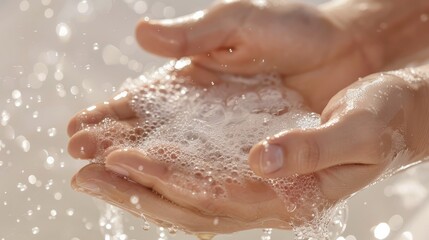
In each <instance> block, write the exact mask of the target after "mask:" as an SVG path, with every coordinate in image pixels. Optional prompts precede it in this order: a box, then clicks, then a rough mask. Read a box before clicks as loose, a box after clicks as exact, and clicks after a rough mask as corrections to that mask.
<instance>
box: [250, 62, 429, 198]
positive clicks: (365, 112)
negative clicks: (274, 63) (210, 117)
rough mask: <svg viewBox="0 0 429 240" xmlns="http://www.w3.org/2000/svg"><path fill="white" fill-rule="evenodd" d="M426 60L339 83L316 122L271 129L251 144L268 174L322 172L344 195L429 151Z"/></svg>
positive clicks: (332, 193)
mask: <svg viewBox="0 0 429 240" xmlns="http://www.w3.org/2000/svg"><path fill="white" fill-rule="evenodd" d="M427 70H428V68H427V67H421V68H417V69H404V70H399V71H392V72H385V73H378V74H373V75H370V76H368V77H365V78H363V79H361V80H359V81H357V82H355V83H353V84H352V85H351V86H349V87H347V88H345V89H344V90H341V91H340V92H339V93H338V94H337V95H335V96H334V97H333V98H332V99H331V101H330V102H329V103H328V105H327V106H326V108H325V109H324V111H323V112H322V115H321V117H322V124H321V126H319V127H316V128H309V129H305V130H291V131H287V132H283V133H279V134H277V135H275V136H272V137H271V138H270V139H269V140H267V141H263V142H261V143H259V144H257V145H255V146H254V147H253V149H252V150H251V151H250V156H249V164H250V166H251V168H252V169H253V170H254V171H255V172H256V173H257V174H258V175H261V176H264V177H269V178H273V177H287V176H290V175H293V174H310V173H314V174H316V177H317V179H318V181H319V184H320V187H321V190H322V192H323V194H324V195H325V196H326V197H328V198H329V199H340V198H344V197H347V196H349V195H350V194H352V193H354V192H356V191H358V190H360V189H362V188H364V187H366V186H368V185H369V184H370V183H372V182H374V181H376V180H378V179H381V178H383V177H387V176H389V175H391V174H393V173H395V172H396V171H397V170H401V169H404V168H406V167H407V166H409V165H413V164H415V163H417V162H419V161H420V160H422V159H424V158H425V157H427V156H428V155H429V151H428V148H427V144H428V143H429V124H428V121H427V118H428V116H429V110H428V108H427V103H428V101H429V92H428V81H429V75H428V74H427V73H428V71H427Z"/></svg>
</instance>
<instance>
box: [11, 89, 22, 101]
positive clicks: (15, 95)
mask: <svg viewBox="0 0 429 240" xmlns="http://www.w3.org/2000/svg"><path fill="white" fill-rule="evenodd" d="M12 98H13V99H18V98H21V92H20V91H19V90H13V91H12Z"/></svg>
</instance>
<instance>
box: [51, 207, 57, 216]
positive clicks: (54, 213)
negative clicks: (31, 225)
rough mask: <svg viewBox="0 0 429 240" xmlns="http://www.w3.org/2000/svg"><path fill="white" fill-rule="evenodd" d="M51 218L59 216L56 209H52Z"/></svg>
mask: <svg viewBox="0 0 429 240" xmlns="http://www.w3.org/2000/svg"><path fill="white" fill-rule="evenodd" d="M51 216H52V217H55V216H57V211H56V210H55V209H52V210H51Z"/></svg>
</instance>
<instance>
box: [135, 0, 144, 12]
mask: <svg viewBox="0 0 429 240" xmlns="http://www.w3.org/2000/svg"><path fill="white" fill-rule="evenodd" d="M133 8H134V11H135V12H136V13H137V14H143V13H145V12H146V11H147V4H146V2H145V1H137V2H135V3H134V7H133Z"/></svg>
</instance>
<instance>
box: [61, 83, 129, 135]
mask: <svg viewBox="0 0 429 240" xmlns="http://www.w3.org/2000/svg"><path fill="white" fill-rule="evenodd" d="M130 101H131V96H130V94H129V93H128V92H126V91H124V92H121V93H119V94H118V95H116V96H115V97H113V98H112V99H111V100H110V101H108V102H104V103H101V104H98V105H96V106H92V107H89V108H87V109H86V110H84V111H82V112H80V113H78V114H76V115H75V116H74V117H73V118H72V119H71V120H70V122H69V124H68V127H67V132H68V135H69V136H70V137H71V136H72V135H73V134H75V133H76V132H78V131H79V130H80V129H82V126H85V125H90V124H97V123H99V122H101V121H102V120H103V119H105V118H106V117H111V118H113V119H117V120H125V119H128V118H132V117H135V112H134V111H133V110H132V108H131V106H130Z"/></svg>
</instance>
